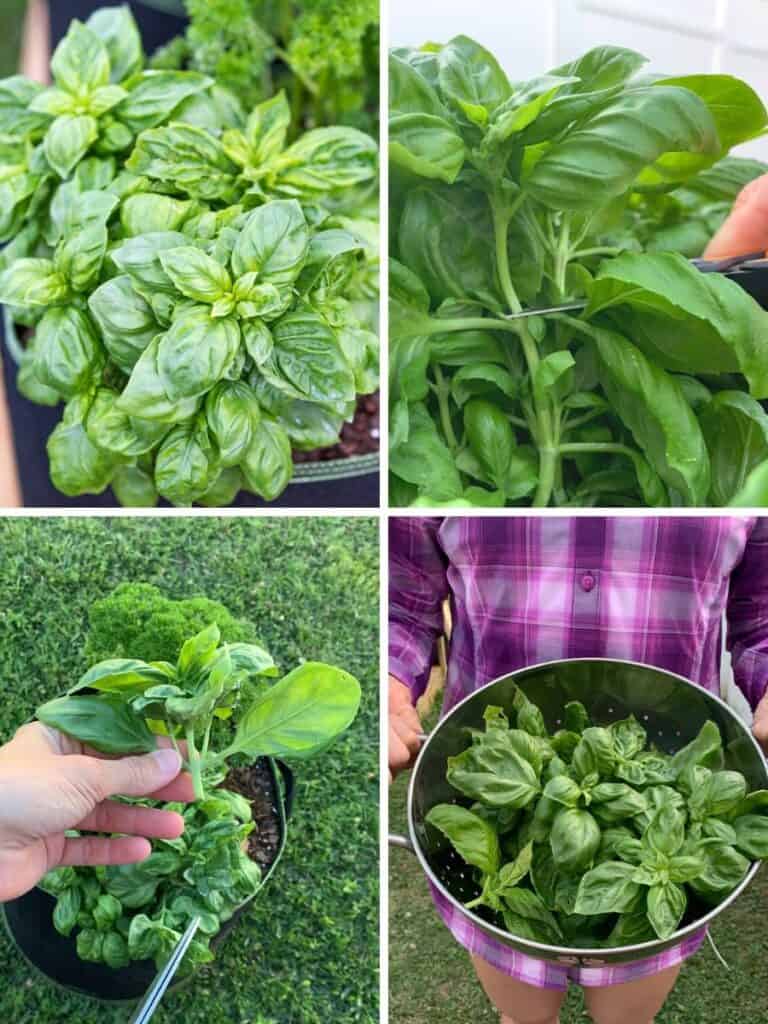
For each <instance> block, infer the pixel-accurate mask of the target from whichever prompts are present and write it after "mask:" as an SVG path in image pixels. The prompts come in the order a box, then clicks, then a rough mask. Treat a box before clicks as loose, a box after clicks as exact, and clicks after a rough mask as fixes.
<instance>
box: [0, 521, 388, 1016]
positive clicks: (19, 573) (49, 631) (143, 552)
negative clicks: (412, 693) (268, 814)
mask: <svg viewBox="0 0 768 1024" xmlns="http://www.w3.org/2000/svg"><path fill="white" fill-rule="evenodd" d="M134 579H143V580H146V581H148V582H150V583H155V584H156V585H157V586H160V587H161V588H163V590H164V591H165V592H166V593H168V594H169V596H171V597H185V596H191V595H195V594H205V595H206V596H208V597H211V598H213V599H215V600H218V601H221V602H223V603H224V604H225V605H227V607H229V608H230V610H231V611H232V612H233V613H234V614H235V615H237V616H241V617H244V618H248V619H250V620H252V621H253V622H254V623H255V625H256V628H257V632H258V634H259V636H260V638H261V639H262V641H263V643H264V644H265V645H266V646H267V647H268V649H269V650H270V651H271V652H272V654H273V655H274V657H275V658H276V659H277V661H278V662H279V663H280V664H281V665H282V666H283V667H284V668H286V669H288V668H291V667H293V666H295V665H296V663H297V662H298V661H299V660H300V659H302V658H303V659H315V660H320V661H328V662H332V663H335V664H337V665H340V666H341V667H343V668H345V669H348V670H349V671H350V672H352V673H354V674H355V675H356V676H357V677H358V678H359V679H360V681H361V683H362V686H363V703H362V708H361V712H360V714H359V716H358V718H357V720H356V722H355V724H354V726H353V727H352V728H351V729H350V731H349V732H348V733H347V734H346V735H345V736H344V737H342V739H341V740H340V741H338V742H337V743H336V744H335V745H334V747H333V748H332V749H331V750H330V751H328V752H327V753H326V754H324V755H322V756H320V757H318V758H317V760H315V761H309V762H305V763H302V764H298V763H297V764H296V765H295V766H294V767H295V770H296V778H297V792H296V806H295V812H294V817H293V819H292V821H291V823H290V826H289V834H288V846H287V849H286V853H285V856H284V858H283V860H282V861H281V862H280V864H279V865H278V867H277V869H276V871H275V874H274V876H273V878H272V879H271V881H270V882H269V885H268V886H267V887H266V888H265V890H264V892H263V894H262V896H261V897H260V898H257V901H256V903H255V905H254V907H253V909H252V910H251V911H250V912H249V913H248V914H247V915H246V916H245V918H244V920H243V921H242V922H240V923H239V924H238V926H237V928H236V929H235V931H234V933H233V934H232V935H231V936H230V938H229V939H228V941H227V942H226V944H225V945H224V947H223V948H222V950H221V952H220V953H219V955H218V957H217V960H216V962H215V963H214V964H212V965H211V967H210V968H208V969H206V970H204V971H203V972H201V973H200V975H199V976H198V977H197V978H196V979H195V980H194V981H193V982H192V983H191V984H190V986H189V987H188V988H187V989H185V990H184V991H183V992H180V993H178V994H176V995H171V996H168V997H166V1000H164V1003H163V1005H162V1007H161V1010H160V1011H159V1012H158V1014H157V1015H156V1017H155V1019H156V1020H157V1021H158V1022H159V1024H171V1022H178V1021H184V1022H185V1024H203V1022H204V1024H225V1022H226V1024H272V1022H274V1024H297V1022H301V1024H326V1022H333V1024H352V1022H355V1024H357V1022H361V1024H372V1022H373V1021H377V1020H378V1010H377V993H378V977H377V972H378V847H377V827H378V753H377V751H378V621H379V620H378V528H377V523H376V521H375V520H372V519H368V518H366V519H351V520H350V519H347V520H341V519H315V518H296V519H290V518H288V519H287V518H280V519H277V518H274V519H208V518H205V519H200V518H195V519H190V518H175V519H118V518H112V519H6V520H0V737H2V738H5V737H9V736H10V735H11V733H12V732H13V730H14V729H15V728H16V727H17V726H18V725H20V724H21V723H22V722H23V721H25V719H27V718H28V717H29V716H30V715H31V714H32V712H33V711H34V709H35V708H36V707H37V706H38V705H39V704H40V702H41V701H44V700H46V699H48V698H50V697H52V696H54V695H55V694H58V693H60V692H61V691H62V690H64V689H65V688H67V687H68V686H70V685H71V684H72V683H73V682H74V681H75V680H76V679H77V677H78V675H79V674H80V673H81V672H82V671H83V669H84V667H85V665H84V660H83V657H82V654H81V651H82V648H83V644H84V641H85V637H86V632H87V610H88V606H89V605H90V604H91V602H92V601H94V600H95V599H96V598H98V597H100V596H102V595H103V594H105V593H107V592H108V591H109V590H111V588H112V587H114V586H115V585H116V584H117V583H118V582H120V581H122V580H134ZM128 1016H129V1014H128V1012H127V1011H126V1009H125V1007H119V1008H114V1007H106V1008H105V1007H104V1006H102V1005H101V1004H99V1003H97V1002H95V1001H92V1000H88V999H83V998H80V997H78V996H74V995H70V994H68V993H63V992H61V991H59V990H56V989H54V988H53V987H51V986H50V985H49V984H46V983H45V982H44V981H43V980H42V979H41V978H40V976H38V975H37V974H35V973H33V972H32V971H31V970H30V969H29V968H28V967H27V966H26V965H25V963H24V961H23V960H22V958H21V957H20V955H19V954H18V953H17V952H16V950H15V949H14V947H13V946H12V945H11V944H10V943H9V942H8V940H7V939H6V938H5V937H4V935H1V936H0V1018H1V1019H3V1020H8V1021H11V1020H12V1021H14V1022H15V1024H53V1022H54V1021H64V1020H67V1021H77V1022H78V1024H124V1022H125V1021H126V1020H127V1019H128Z"/></svg>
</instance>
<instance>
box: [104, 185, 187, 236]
mask: <svg viewBox="0 0 768 1024" xmlns="http://www.w3.org/2000/svg"><path fill="white" fill-rule="evenodd" d="M192 210H193V204H192V203H191V202H189V201H184V200H181V199H173V198H172V197H171V196H158V195H154V194H153V193H151V192H137V193H135V194H134V195H131V196H128V198H127V199H125V200H124V201H123V203H122V204H121V206H120V221H121V223H122V226H123V231H124V232H125V234H126V235H128V236H129V237H132V236H137V235H146V234H154V233H156V232H166V231H167V232H173V231H177V230H178V229H179V228H180V227H181V225H182V224H183V223H184V221H185V220H186V219H187V217H188V216H189V215H190V213H191V211H192Z"/></svg>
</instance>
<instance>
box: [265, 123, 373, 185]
mask: <svg viewBox="0 0 768 1024" xmlns="http://www.w3.org/2000/svg"><path fill="white" fill-rule="evenodd" d="M377 156H378V151H377V146H376V143H375V142H374V141H373V139H372V138H371V137H370V135H366V133H365V132H361V131H358V130H357V129H356V128H347V127H344V126H337V127H332V128H315V129H314V130H313V131H309V132H305V133H304V134H303V135H302V136H301V137H300V138H299V139H298V140H297V141H296V142H294V143H293V144H292V145H291V146H289V147H288V148H287V149H286V150H285V151H284V152H283V153H282V155H281V156H280V157H278V158H277V159H276V160H275V161H274V167H275V168H276V179H275V186H274V187H275V189H276V190H277V191H279V192H281V193H282V194H283V195H288V196H301V197H302V198H303V197H306V196H312V195H315V196H322V195H326V194H328V193H333V192H336V193H342V192H343V191H344V190H346V189H351V188H354V186H356V185H364V184H366V183H368V182H372V181H373V180H374V179H375V177H376V165H377Z"/></svg>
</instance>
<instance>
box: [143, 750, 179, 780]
mask: <svg viewBox="0 0 768 1024" xmlns="http://www.w3.org/2000/svg"><path fill="white" fill-rule="evenodd" d="M150 757H153V758H154V759H155V762H156V763H157V767H158V768H159V769H160V770H161V771H162V772H163V774H165V773H168V774H169V775H170V774H171V773H173V774H174V775H178V774H179V772H180V771H181V758H180V757H179V755H178V754H177V753H176V751H175V750H169V749H167V748H166V749H164V750H153V751H152V753H151V754H150Z"/></svg>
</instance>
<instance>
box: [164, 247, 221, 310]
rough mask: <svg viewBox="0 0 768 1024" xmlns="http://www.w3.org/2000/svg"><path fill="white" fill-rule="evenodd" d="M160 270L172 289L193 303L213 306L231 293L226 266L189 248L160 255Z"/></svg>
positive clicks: (201, 252) (167, 251)
mask: <svg viewBox="0 0 768 1024" xmlns="http://www.w3.org/2000/svg"><path fill="white" fill-rule="evenodd" d="M159 260H160V263H161V264H162V267H163V270H164V271H165V272H166V274H167V275H168V277H169V278H170V279H171V281H172V282H173V284H174V286H175V287H176V288H177V289H178V290H179V291H180V292H181V294H182V295H186V296H187V298H190V299H194V300H195V301H196V302H208V303H211V304H212V303H214V302H216V300H217V299H220V298H221V297H222V296H223V295H225V294H226V293H228V292H230V291H231V290H232V279H231V278H230V276H229V274H228V273H227V270H226V268H225V267H222V266H221V264H220V263H217V262H216V260H213V259H211V257H210V256H206V254H205V253H204V252H203V251H202V250H200V249H195V248H193V247H192V246H180V247H179V248H178V249H166V250H164V251H163V252H161V253H160V254H159Z"/></svg>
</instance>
